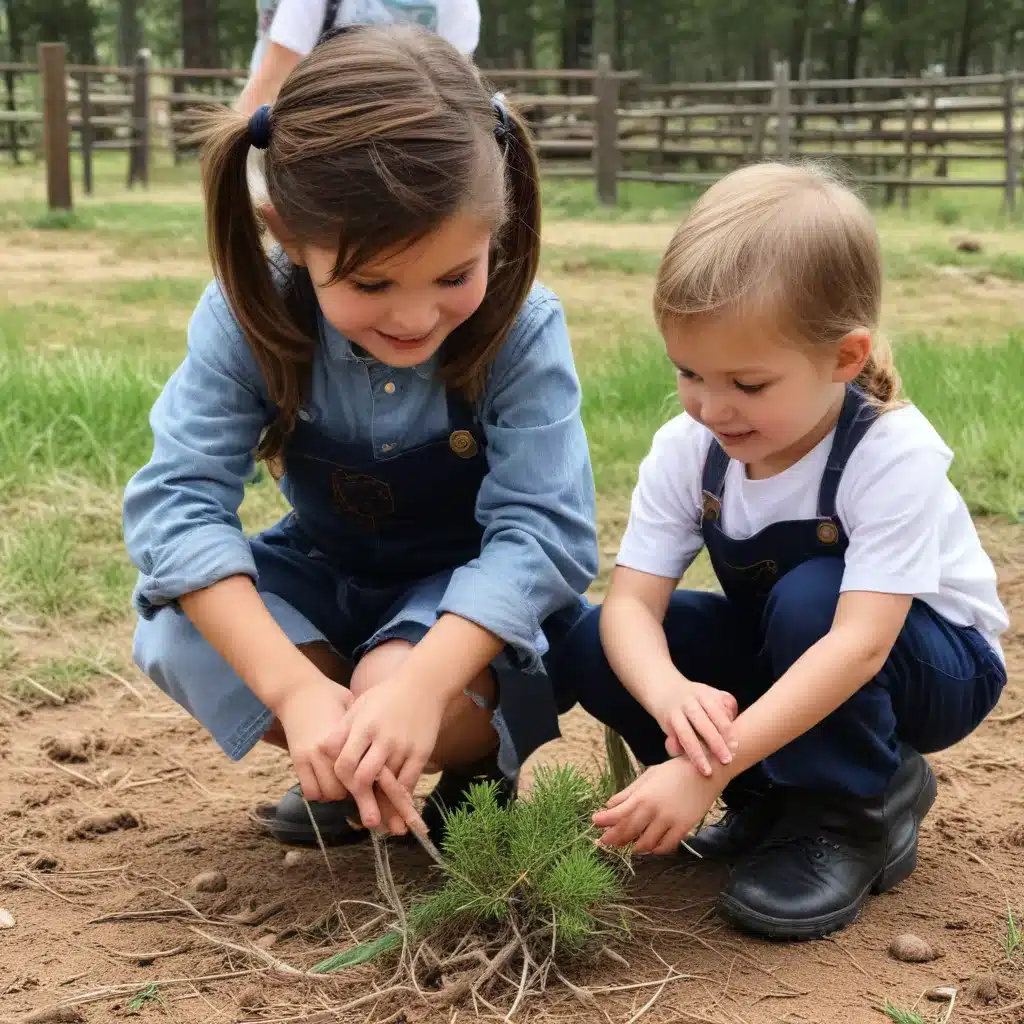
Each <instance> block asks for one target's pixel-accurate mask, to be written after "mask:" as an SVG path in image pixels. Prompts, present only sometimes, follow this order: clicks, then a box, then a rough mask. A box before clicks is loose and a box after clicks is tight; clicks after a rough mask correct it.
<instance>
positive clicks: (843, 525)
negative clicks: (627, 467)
mask: <svg viewBox="0 0 1024 1024" xmlns="http://www.w3.org/2000/svg"><path fill="white" fill-rule="evenodd" d="M851 396H852V397H851ZM909 417H920V413H918V412H917V410H915V409H913V408H907V409H905V410H895V411H892V412H888V413H885V414H884V415H881V416H878V415H876V414H875V413H874V410H872V409H870V407H869V406H867V405H866V404H865V403H864V402H863V400H861V401H857V399H856V397H855V393H854V392H851V393H850V394H848V398H847V402H846V404H845V405H844V417H841V419H840V422H839V424H838V425H837V427H836V428H835V429H834V430H833V431H832V432H831V433H830V434H829V435H828V436H827V437H826V438H824V439H823V440H822V441H821V442H820V443H819V444H818V445H817V446H815V448H813V449H812V450H811V451H810V452H809V453H808V454H807V455H806V456H804V458H802V459H800V460H799V461H798V462H797V463H795V464H794V465H793V466H791V467H789V468H788V469H787V470H785V471H783V472H782V473H778V474H776V475H775V476H772V477H769V478H767V479H761V480H755V479H750V478H749V477H748V476H747V472H746V467H745V466H744V465H743V464H742V463H740V462H737V461H735V460H730V459H728V458H727V457H725V456H724V453H723V452H722V451H721V449H720V448H719V447H718V445H717V443H716V442H715V441H714V440H713V439H711V438H710V436H709V437H708V438H707V439H706V440H705V443H704V444H703V446H702V447H703V449H704V451H703V455H702V460H701V464H702V465H703V466H704V479H703V480H702V488H701V489H702V493H703V497H702V509H701V532H702V534H703V537H704V542H705V545H706V546H707V548H708V553H709V555H710V556H711V559H712V564H713V565H714V567H715V571H716V575H718V577H719V581H720V583H721V584H722V587H723V590H724V591H725V592H726V593H729V592H730V590H731V591H732V593H733V594H734V595H736V597H737V598H738V599H740V600H743V601H748V602H750V603H752V604H753V605H755V606H756V605H757V604H759V603H760V602H761V601H763V599H764V597H765V596H766V594H767V592H768V591H769V590H770V589H771V587H772V586H773V585H774V582H775V581H776V580H777V579H779V578H781V576H782V575H784V574H785V572H787V571H789V570H790V569H792V568H794V567H795V566H796V565H798V564H800V563H801V562H803V561H806V560H807V559H809V558H815V557H830V556H832V557H840V558H843V557H845V554H846V548H847V546H848V542H849V536H850V532H851V530H852V529H853V528H854V526H855V525H856V524H857V522H858V516H861V517H862V516H863V513H862V511H861V510H860V509H859V508H857V507H855V503H854V501H853V499H852V498H851V494H852V493H853V492H854V490H855V488H854V486H853V485H854V484H855V482H856V481H855V479H854V477H853V476H852V475H848V474H856V473H857V472H858V470H859V466H860V465H863V464H864V462H865V461H866V460H867V461H870V457H871V453H872V450H873V449H875V448H877V446H879V445H881V446H882V447H885V446H887V445H888V444H894V443H897V436H898V434H899V431H900V430H901V427H902V426H903V425H904V423H902V422H901V418H902V420H903V421H904V422H906V421H907V419H908V418H909ZM862 445H864V446H865V447H864V448H862V449H861V446H862ZM858 449H861V450H860V451H859V452H858ZM851 463H853V464H852V465H850V464H851ZM715 492H717V493H715ZM940 503H941V507H940V509H939V515H938V517H937V519H938V531H939V537H938V549H939V553H940V565H939V574H938V575H939V585H938V587H937V589H936V590H935V591H934V592H932V593H921V594H915V595H914V596H915V597H918V598H919V599H921V600H923V601H925V602H926V603H927V604H929V605H930V606H931V607H932V608H934V609H935V610H936V611H937V612H939V614H941V615H944V616H945V617H946V618H948V619H949V620H950V621H951V622H954V623H957V624H959V625H968V626H969V625H974V626H977V628H978V629H979V631H980V632H981V633H982V634H983V635H984V636H985V637H986V639H988V640H989V642H990V643H991V644H992V645H993V647H995V648H996V649H997V650H999V639H998V638H999V634H1000V632H1001V631H1002V630H1003V629H1005V628H1006V621H1005V611H1004V610H1003V607H1002V604H1001V602H1000V601H999V598H998V594H997V592H996V586H995V572H994V569H993V566H992V563H991V560H990V559H989V558H988V556H987V555H986V553H985V551H984V549H983V548H982V546H981V543H980V540H979V538H978V535H977V531H976V530H975V527H974V524H973V522H972V520H971V517H970V513H969V511H968V509H967V506H966V504H965V502H964V500H963V498H962V497H961V495H960V494H959V492H958V491H957V490H956V488H955V487H954V486H953V485H952V483H951V482H949V481H948V480H947V481H946V482H945V484H944V486H943V488H942V492H941V498H940Z"/></svg>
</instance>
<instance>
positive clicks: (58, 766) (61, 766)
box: [43, 757, 100, 789]
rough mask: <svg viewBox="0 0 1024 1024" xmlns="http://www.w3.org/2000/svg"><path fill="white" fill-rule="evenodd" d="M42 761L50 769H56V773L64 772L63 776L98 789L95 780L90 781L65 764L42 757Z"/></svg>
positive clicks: (86, 776) (98, 786)
mask: <svg viewBox="0 0 1024 1024" xmlns="http://www.w3.org/2000/svg"><path fill="white" fill-rule="evenodd" d="M43 760H44V761H45V762H46V763H47V764H48V765H50V767H51V768H56V769H57V771H60V772H64V774H65V775H70V776H72V778H75V779H78V780H79V781H81V782H85V783H87V784H88V785H90V786H94V787H96V789H99V788H100V784H99V783H98V782H97V781H96V780H95V779H90V778H89V776H88V775H83V774H82V773H81V772H77V771H75V769H74V768H69V767H68V766H67V765H66V764H61V763H60V762H59V761H54V759H53V758H52V757H44V758H43Z"/></svg>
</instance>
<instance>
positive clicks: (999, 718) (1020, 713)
mask: <svg viewBox="0 0 1024 1024" xmlns="http://www.w3.org/2000/svg"><path fill="white" fill-rule="evenodd" d="M1018 718H1024V708H1020V709H1019V710H1017V711H1011V712H1010V713H1009V714H1008V715H990V716H989V717H988V718H987V719H985V721H987V722H995V723H996V724H997V725H1005V724H1006V723H1007V722H1016V721H1017V719H1018Z"/></svg>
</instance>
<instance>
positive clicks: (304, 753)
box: [274, 670, 353, 800]
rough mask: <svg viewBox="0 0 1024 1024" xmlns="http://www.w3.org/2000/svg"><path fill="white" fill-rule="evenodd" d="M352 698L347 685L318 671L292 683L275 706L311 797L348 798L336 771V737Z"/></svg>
mask: <svg viewBox="0 0 1024 1024" xmlns="http://www.w3.org/2000/svg"><path fill="white" fill-rule="evenodd" d="M313 671H314V672H315V670H313ZM352 701H353V697H352V694H351V693H350V692H349V691H348V690H347V689H345V687H344V686H341V685H340V684H339V683H336V682H334V681H333V680H331V679H328V678H327V676H325V675H321V674H320V673H319V672H316V674H315V675H311V676H310V677H308V678H305V679H303V681H302V682H301V683H297V684H296V685H295V686H294V687H292V688H291V689H290V690H289V691H288V692H287V694H286V695H285V697H284V699H283V700H282V701H280V702H279V703H278V705H277V707H276V708H274V713H275V715H276V716H277V719H278V721H279V722H280V723H281V727H282V728H283V729H284V734H285V738H286V739H287V741H288V753H289V754H290V755H291V758H292V763H293V764H294V765H295V773H296V774H297V775H298V777H299V784H300V785H301V786H302V795H303V796H304V797H305V798H306V799H307V800H344V799H345V797H346V796H348V792H347V791H346V789H345V787H344V786H343V785H342V784H341V781H340V780H339V778H338V776H337V774H336V773H335V771H334V761H335V758H336V757H337V748H336V744H335V743H334V742H333V740H332V737H333V736H334V734H335V733H336V732H337V730H338V727H339V726H340V725H341V723H342V721H344V718H345V715H346V713H347V712H348V709H349V707H350V706H351V704H352Z"/></svg>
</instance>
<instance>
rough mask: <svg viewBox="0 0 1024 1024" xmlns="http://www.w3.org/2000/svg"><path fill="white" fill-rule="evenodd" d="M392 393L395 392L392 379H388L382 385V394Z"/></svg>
mask: <svg viewBox="0 0 1024 1024" xmlns="http://www.w3.org/2000/svg"><path fill="white" fill-rule="evenodd" d="M394 393H395V384H394V381H390V380H389V381H388V382H387V384H385V385H384V394H386V395H393V394H394Z"/></svg>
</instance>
